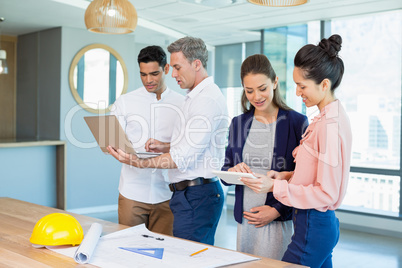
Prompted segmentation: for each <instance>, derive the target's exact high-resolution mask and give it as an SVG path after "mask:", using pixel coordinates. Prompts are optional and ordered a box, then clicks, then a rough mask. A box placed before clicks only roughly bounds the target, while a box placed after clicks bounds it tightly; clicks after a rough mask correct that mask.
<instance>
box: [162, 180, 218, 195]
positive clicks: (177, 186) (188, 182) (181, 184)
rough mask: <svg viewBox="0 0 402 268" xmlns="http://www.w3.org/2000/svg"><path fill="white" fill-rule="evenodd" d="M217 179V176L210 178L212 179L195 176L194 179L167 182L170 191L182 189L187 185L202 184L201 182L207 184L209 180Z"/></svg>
mask: <svg viewBox="0 0 402 268" xmlns="http://www.w3.org/2000/svg"><path fill="white" fill-rule="evenodd" d="M217 180H218V178H217V177H215V178H212V179H204V178H202V177H198V178H195V179H194V180H185V181H181V182H176V183H171V184H169V188H170V191H172V192H174V191H183V190H184V189H186V188H187V187H190V186H196V185H202V184H207V183H211V182H216V181H217Z"/></svg>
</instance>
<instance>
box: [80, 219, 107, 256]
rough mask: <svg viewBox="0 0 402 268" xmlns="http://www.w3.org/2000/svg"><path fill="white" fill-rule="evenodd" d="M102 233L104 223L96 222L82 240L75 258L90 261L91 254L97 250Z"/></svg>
mask: <svg viewBox="0 0 402 268" xmlns="http://www.w3.org/2000/svg"><path fill="white" fill-rule="evenodd" d="M101 234H102V225H101V224H99V223H97V222H95V223H93V224H92V225H91V227H90V228H89V230H88V232H87V234H86V235H85V236H84V239H83V240H82V242H81V245H80V246H79V247H78V248H77V250H76V251H75V253H74V260H75V261H76V262H78V263H81V264H84V263H89V260H90V259H91V256H92V254H93V252H94V250H95V247H96V244H98V240H99V238H100V236H101Z"/></svg>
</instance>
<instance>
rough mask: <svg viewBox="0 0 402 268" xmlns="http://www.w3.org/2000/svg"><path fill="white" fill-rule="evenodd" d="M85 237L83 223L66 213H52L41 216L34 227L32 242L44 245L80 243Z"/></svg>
mask: <svg viewBox="0 0 402 268" xmlns="http://www.w3.org/2000/svg"><path fill="white" fill-rule="evenodd" d="M83 238H84V232H83V230H82V227H81V224H80V223H79V222H78V221H77V220H76V219H75V218H74V217H73V216H71V215H69V214H66V213H52V214H49V215H46V216H45V217H43V218H41V219H40V220H39V221H38V222H37V223H36V224H35V227H34V228H33V231H32V235H31V239H29V241H30V242H31V243H32V244H36V245H43V246H60V245H73V246H75V245H79V244H81V242H82V239H83Z"/></svg>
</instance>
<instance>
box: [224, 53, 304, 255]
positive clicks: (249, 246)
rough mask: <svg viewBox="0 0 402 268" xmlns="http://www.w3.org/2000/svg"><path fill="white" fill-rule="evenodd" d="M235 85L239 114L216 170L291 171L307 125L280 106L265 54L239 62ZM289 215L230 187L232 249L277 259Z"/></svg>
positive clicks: (266, 198) (287, 235) (269, 199)
mask: <svg viewBox="0 0 402 268" xmlns="http://www.w3.org/2000/svg"><path fill="white" fill-rule="evenodd" d="M241 80H242V84H243V87H244V91H243V95H242V107H243V111H244V113H243V114H242V115H239V116H237V117H235V118H233V120H232V123H231V125H230V130H229V142H228V147H227V149H226V155H225V164H224V166H223V167H222V170H224V171H236V172H256V173H266V172H267V171H269V170H276V171H292V170H294V167H295V164H294V162H293V160H294V158H293V155H292V151H293V149H294V148H295V147H296V146H298V145H299V141H300V139H301V136H302V133H303V132H304V130H305V128H306V127H307V125H308V121H307V118H306V116H304V115H302V114H300V113H297V112H295V111H293V110H291V109H290V108H289V107H288V106H287V105H286V104H285V103H284V101H283V100H282V98H281V96H280V94H279V88H278V77H277V76H276V74H275V71H274V70H273V68H272V66H271V63H270V62H269V60H268V58H267V57H266V56H265V55H261V54H257V55H253V56H250V57H248V58H247V59H246V60H245V61H244V62H243V64H242V67H241ZM222 182H223V183H224V184H226V183H225V182H224V181H222ZM226 185H228V184H226ZM291 212H292V210H291V208H289V207H287V206H285V205H283V204H281V203H280V202H278V201H277V200H276V199H275V198H274V197H273V195H272V193H268V194H263V195H261V194H260V195H259V194H255V193H254V192H252V191H251V190H250V189H249V188H248V187H244V186H242V185H236V191H235V207H234V217H235V220H236V221H237V222H238V232H237V250H239V251H242V252H246V253H251V254H255V255H259V256H264V257H268V258H273V259H278V260H280V259H281V258H282V256H283V253H284V252H285V250H286V248H287V245H288V244H289V243H290V239H291V235H292V233H293V227H292V222H291ZM243 218H244V219H246V221H243Z"/></svg>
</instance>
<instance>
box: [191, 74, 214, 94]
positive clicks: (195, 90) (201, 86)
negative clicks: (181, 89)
mask: <svg viewBox="0 0 402 268" xmlns="http://www.w3.org/2000/svg"><path fill="white" fill-rule="evenodd" d="M213 83H214V78H213V77H212V76H208V77H207V78H205V79H204V80H202V81H201V82H200V83H199V84H198V85H197V86H196V87H195V88H193V90H188V91H187V95H186V97H188V98H194V97H195V96H197V95H198V94H199V93H200V92H201V91H202V90H203V89H204V88H205V87H207V86H208V85H210V84H213Z"/></svg>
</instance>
